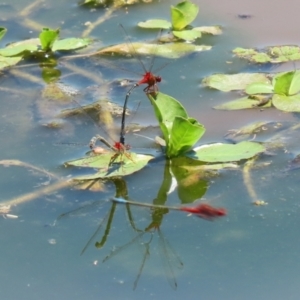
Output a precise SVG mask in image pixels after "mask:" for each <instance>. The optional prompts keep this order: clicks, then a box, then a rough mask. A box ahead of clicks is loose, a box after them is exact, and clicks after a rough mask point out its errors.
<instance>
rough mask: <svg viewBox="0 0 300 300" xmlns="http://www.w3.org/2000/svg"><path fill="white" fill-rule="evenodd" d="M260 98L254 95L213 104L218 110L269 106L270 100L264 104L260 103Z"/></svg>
mask: <svg viewBox="0 0 300 300" xmlns="http://www.w3.org/2000/svg"><path fill="white" fill-rule="evenodd" d="M261 103H263V102H261V100H259V98H256V97H242V98H239V99H237V100H233V101H229V102H226V103H224V104H221V105H217V106H214V109H219V110H239V109H247V108H255V107H258V106H259V107H264V108H266V107H271V101H268V102H267V103H266V104H264V105H261Z"/></svg>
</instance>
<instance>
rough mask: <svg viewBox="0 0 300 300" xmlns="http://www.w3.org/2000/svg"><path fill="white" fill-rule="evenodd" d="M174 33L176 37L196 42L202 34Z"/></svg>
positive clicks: (192, 32)
mask: <svg viewBox="0 0 300 300" xmlns="http://www.w3.org/2000/svg"><path fill="white" fill-rule="evenodd" d="M172 33H173V34H174V36H176V37H178V38H180V39H182V40H185V41H194V40H195V39H197V38H200V37H201V32H200V31H195V30H182V31H172Z"/></svg>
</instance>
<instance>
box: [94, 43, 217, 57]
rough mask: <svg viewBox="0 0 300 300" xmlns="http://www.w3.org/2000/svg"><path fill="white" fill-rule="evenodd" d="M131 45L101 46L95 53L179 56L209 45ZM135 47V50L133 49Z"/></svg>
mask: <svg viewBox="0 0 300 300" xmlns="http://www.w3.org/2000/svg"><path fill="white" fill-rule="evenodd" d="M131 45H132V46H129V45H128V44H118V45H115V46H111V47H106V48H103V49H101V50H99V51H97V54H110V55H111V54H116V53H117V54H121V55H128V54H131V55H133V56H134V55H135V54H136V53H138V54H139V55H157V56H161V57H166V58H180V57H182V56H184V55H187V54H190V53H193V52H200V51H205V50H210V49H211V46H205V45H203V46H196V45H193V44H186V43H175V44H174V43H172V44H163V45H160V44H146V43H132V44H131ZM134 49H135V50H134Z"/></svg>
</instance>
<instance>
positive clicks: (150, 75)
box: [119, 24, 168, 144]
mask: <svg viewBox="0 0 300 300" xmlns="http://www.w3.org/2000/svg"><path fill="white" fill-rule="evenodd" d="M119 26H120V28H121V30H122V31H123V32H124V35H125V37H126V39H127V42H128V45H127V47H128V48H129V47H130V48H131V52H132V53H133V54H134V56H135V58H136V59H137V60H138V61H139V63H140V65H141V67H142V69H143V71H144V74H142V75H141V76H142V79H140V80H139V81H138V82H137V83H135V84H134V85H133V86H132V87H131V88H130V89H129V90H128V92H127V93H126V97H125V101H124V105H123V113H122V120H121V132H120V143H121V144H124V143H125V114H126V109H127V103H128V100H129V97H130V95H131V93H132V91H133V90H134V89H135V88H137V87H138V86H140V85H142V84H146V85H147V86H146V87H145V88H144V89H143V91H144V92H145V93H149V94H151V93H154V94H156V93H157V92H158V86H157V83H159V82H161V81H162V78H161V77H160V76H157V75H154V74H155V73H156V72H158V71H159V70H161V69H163V68H164V67H165V66H166V65H167V64H168V63H166V64H164V65H163V66H161V67H160V68H158V69H156V70H155V71H153V72H152V68H153V66H154V58H155V52H154V53H153V55H152V59H151V62H150V66H149V68H148V69H147V68H146V67H145V64H144V63H143V61H142V60H141V58H140V56H139V55H138V53H137V51H136V49H135V48H134V46H133V43H132V42H131V40H130V38H129V35H128V33H127V32H126V30H125V28H124V27H123V25H121V24H119ZM160 35H161V31H160V33H159V36H160ZM158 40H159V38H158Z"/></svg>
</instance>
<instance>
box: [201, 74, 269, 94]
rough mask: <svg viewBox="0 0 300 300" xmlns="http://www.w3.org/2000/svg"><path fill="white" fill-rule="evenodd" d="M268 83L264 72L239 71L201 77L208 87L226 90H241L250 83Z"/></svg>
mask: <svg viewBox="0 0 300 300" xmlns="http://www.w3.org/2000/svg"><path fill="white" fill-rule="evenodd" d="M257 82H260V83H264V84H270V83H271V82H270V80H269V79H268V78H267V75H266V74H262V73H239V74H230V75H226V74H215V75H211V76H208V77H206V78H204V79H203V81H202V84H204V86H208V87H210V88H215V89H217V90H220V91H223V92H228V91H232V90H243V89H245V88H246V87H247V86H248V85H249V84H252V83H257Z"/></svg>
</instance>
